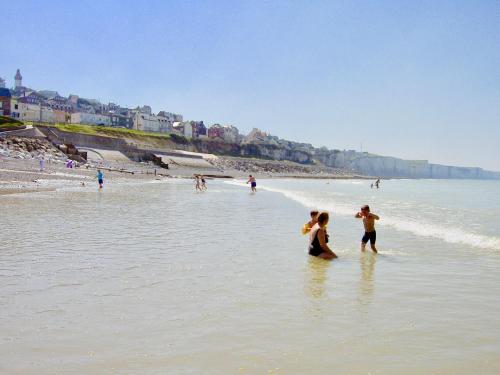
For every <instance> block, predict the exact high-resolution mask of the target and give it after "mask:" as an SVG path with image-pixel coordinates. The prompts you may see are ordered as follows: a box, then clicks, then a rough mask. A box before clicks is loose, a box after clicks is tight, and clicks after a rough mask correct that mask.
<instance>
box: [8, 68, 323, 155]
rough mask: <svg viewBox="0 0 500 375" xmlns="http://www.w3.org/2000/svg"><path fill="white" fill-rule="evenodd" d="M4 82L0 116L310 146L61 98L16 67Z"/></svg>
mask: <svg viewBox="0 0 500 375" xmlns="http://www.w3.org/2000/svg"><path fill="white" fill-rule="evenodd" d="M5 82H6V81H5V79H3V78H0V115H3V116H9V117H12V118H14V119H17V120H20V121H23V122H34V123H48V124H50V123H58V124H64V123H68V124H69V123H71V124H86V125H98V126H107V127H115V128H127V129H135V130H141V131H145V132H158V133H165V134H176V135H180V136H184V137H186V138H188V139H193V138H200V139H207V138H210V139H215V140H220V141H223V142H227V143H233V144H234V143H236V144H241V143H243V142H246V143H252V142H265V143H269V144H275V145H280V144H286V145H287V146H293V147H296V148H302V149H307V150H312V149H313V146H312V145H310V144H304V143H297V142H289V141H284V140H281V139H279V138H278V137H274V136H270V135H269V134H267V133H265V132H263V131H261V130H259V129H253V130H252V131H251V132H250V133H249V134H247V135H242V134H240V132H239V130H238V128H236V127H235V126H233V125H221V124H217V123H216V124H212V125H211V126H207V125H205V123H204V121H193V120H189V121H185V120H184V117H183V115H182V114H177V113H172V112H169V111H167V110H161V111H159V112H157V113H153V110H152V108H151V106H149V105H142V106H137V107H135V108H126V107H122V106H121V105H119V104H115V103H107V104H104V103H101V102H100V101H98V100H96V99H87V98H82V97H80V96H78V95H75V94H70V95H69V96H68V97H65V96H61V95H59V93H58V92H57V91H52V90H35V89H32V88H29V87H26V86H24V85H23V77H22V74H21V71H20V70H19V69H17V72H16V74H15V76H14V87H13V88H11V89H9V88H6V83H5Z"/></svg>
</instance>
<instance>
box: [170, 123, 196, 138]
mask: <svg viewBox="0 0 500 375" xmlns="http://www.w3.org/2000/svg"><path fill="white" fill-rule="evenodd" d="M172 126H173V128H174V129H175V130H177V131H178V132H179V133H180V134H182V135H183V136H184V137H186V138H193V126H192V125H191V123H190V122H181V121H176V122H174V123H173V125H172Z"/></svg>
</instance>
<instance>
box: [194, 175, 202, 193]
mask: <svg viewBox="0 0 500 375" xmlns="http://www.w3.org/2000/svg"><path fill="white" fill-rule="evenodd" d="M194 188H195V189H196V191H201V185H200V176H198V175H197V174H195V175H194Z"/></svg>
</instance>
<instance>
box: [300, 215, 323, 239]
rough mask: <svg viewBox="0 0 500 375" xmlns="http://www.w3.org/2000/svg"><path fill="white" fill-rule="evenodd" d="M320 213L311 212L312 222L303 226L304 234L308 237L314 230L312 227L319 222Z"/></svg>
mask: <svg viewBox="0 0 500 375" xmlns="http://www.w3.org/2000/svg"><path fill="white" fill-rule="evenodd" d="M318 215H319V212H318V211H316V210H313V211H311V220H309V221H308V222H307V223H305V224H304V225H303V226H302V234H303V235H306V234H307V233H309V232H310V231H311V229H312V227H313V226H314V225H315V224H316V223H317V222H318Z"/></svg>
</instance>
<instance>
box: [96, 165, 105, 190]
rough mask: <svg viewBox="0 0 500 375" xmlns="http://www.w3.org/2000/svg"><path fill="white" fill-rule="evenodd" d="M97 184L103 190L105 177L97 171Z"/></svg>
mask: <svg viewBox="0 0 500 375" xmlns="http://www.w3.org/2000/svg"><path fill="white" fill-rule="evenodd" d="M97 182H98V183H99V189H102V186H103V184H104V175H103V174H102V172H101V170H100V169H98V170H97Z"/></svg>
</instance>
